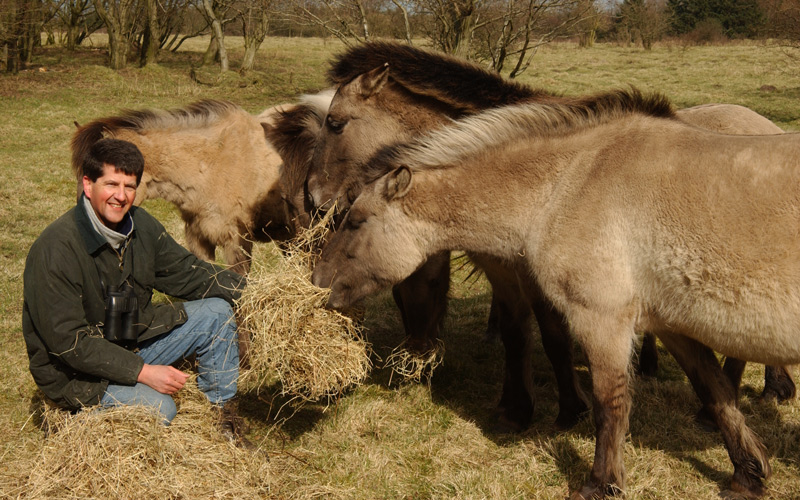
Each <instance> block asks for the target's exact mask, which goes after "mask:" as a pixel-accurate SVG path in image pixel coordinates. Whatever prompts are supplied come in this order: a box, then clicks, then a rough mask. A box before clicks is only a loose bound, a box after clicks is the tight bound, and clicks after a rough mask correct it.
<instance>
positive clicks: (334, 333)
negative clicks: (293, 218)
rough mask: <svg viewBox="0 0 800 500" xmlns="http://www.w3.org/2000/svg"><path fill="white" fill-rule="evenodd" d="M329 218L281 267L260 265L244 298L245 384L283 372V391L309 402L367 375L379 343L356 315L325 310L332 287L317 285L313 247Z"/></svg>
mask: <svg viewBox="0 0 800 500" xmlns="http://www.w3.org/2000/svg"><path fill="white" fill-rule="evenodd" d="M327 223H328V220H327V219H326V220H323V221H321V222H320V223H319V224H318V225H317V226H315V227H314V228H312V229H310V230H308V231H306V232H304V233H303V234H301V235H300V236H299V237H298V238H297V239H296V240H295V241H294V242H292V243H290V244H289V245H288V248H285V249H284V252H283V253H282V255H281V256H280V257H279V261H278V263H277V264H276V265H274V266H269V267H267V266H264V265H262V264H260V263H258V262H255V261H254V262H253V266H252V268H251V270H250V274H249V275H248V279H247V287H246V288H245V290H244V292H243V294H242V297H241V298H240V299H239V300H238V301H237V318H238V321H239V328H240V329H242V330H243V331H245V332H246V333H249V335H250V347H249V363H250V368H249V369H248V370H245V371H244V372H243V373H242V375H241V381H242V383H243V384H252V385H255V386H256V387H257V388H260V387H262V386H263V385H266V384H268V383H269V381H270V380H271V379H272V380H274V377H275V376H276V375H277V377H278V379H279V380H280V384H281V393H282V394H283V395H289V396H291V397H293V398H299V399H300V400H301V401H318V400H320V399H322V398H331V397H335V396H337V395H339V394H341V393H342V392H343V391H345V390H346V389H347V388H349V387H351V386H353V385H355V384H359V383H361V382H363V381H364V379H366V377H367V375H368V374H369V371H370V369H371V368H372V362H371V360H370V355H371V347H370V345H369V344H368V343H367V342H366V341H365V340H364V338H363V336H362V328H361V326H360V323H359V321H358V320H357V319H355V316H358V315H360V314H362V313H363V312H362V311H353V312H352V314H350V315H345V314H342V313H339V312H336V311H331V310H328V309H325V304H326V302H327V300H328V297H329V295H330V290H324V289H320V288H317V287H315V286H314V285H312V283H311V268H312V263H313V260H314V256H315V254H314V251H313V249H314V248H316V247H317V246H318V243H319V242H320V241H321V239H322V238H323V237H324V233H325V231H326V229H325V227H326V225H327Z"/></svg>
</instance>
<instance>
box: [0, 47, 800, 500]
mask: <svg viewBox="0 0 800 500" xmlns="http://www.w3.org/2000/svg"><path fill="white" fill-rule="evenodd" d="M235 42H236V40H231V49H229V50H230V52H231V57H232V64H231V67H233V68H235V67H236V66H237V64H238V60H239V59H237V58H240V57H241V55H242V50H241V49H240V47H236V46H235ZM99 43H100V42H98V44H99ZM204 48H205V46H204V45H203V43H202V42H201V41H196V42H193V43H187V45H186V46H185V47H184V50H182V51H181V52H179V53H177V54H165V55H164V56H163V60H162V63H161V64H160V65H159V66H157V67H149V68H144V69H139V68H135V67H131V68H128V69H125V70H122V71H119V72H113V71H111V70H109V69H107V68H105V67H104V66H103V58H104V54H103V51H102V50H101V49H100V48H87V49H82V50H81V51H79V52H78V53H77V54H68V53H66V52H64V51H62V50H60V49H55V48H45V49H42V50H41V51H40V52H39V53H37V55H36V58H35V62H36V63H37V64H38V65H40V66H41V68H40V67H35V68H32V69H31V70H29V71H24V72H21V73H20V74H19V75H14V76H10V75H2V76H0V110H2V111H0V113H2V115H1V116H2V119H0V169H2V170H1V171H2V174H3V182H2V184H0V344H2V346H3V347H2V349H0V433H2V435H3V436H4V438H3V439H2V441H1V442H0V498H17V497H20V498H31V491H32V490H31V485H30V483H29V477H28V474H29V472H30V470H29V469H28V468H26V467H28V466H29V465H30V464H31V463H35V462H36V460H37V457H38V456H39V454H40V453H41V451H42V449H43V447H44V446H45V445H46V439H45V437H44V435H43V433H42V432H41V431H40V430H39V429H38V428H37V426H36V421H37V418H36V416H35V413H36V411H37V410H38V408H39V406H38V405H39V403H38V399H37V398H36V388H35V385H34V384H33V381H32V379H31V377H30V375H29V373H28V370H27V356H26V354H25V346H24V343H23V341H22V335H21V325H20V319H21V314H22V272H23V267H24V262H25V257H26V254H27V251H28V248H29V247H30V245H31V243H32V242H33V240H34V239H35V238H36V236H37V235H38V234H39V233H40V232H41V231H42V230H43V229H44V228H45V227H46V226H47V224H49V223H50V222H51V221H52V220H54V219H55V218H56V217H57V216H59V215H60V214H61V213H63V212H64V211H66V210H67V209H68V208H69V207H70V206H72V204H73V203H74V196H75V184H74V180H73V178H72V173H71V170H70V167H69V154H70V153H69V141H70V138H71V135H72V132H73V131H74V128H75V126H74V123H75V122H78V123H85V122H87V121H88V120H91V119H93V118H97V117H100V116H106V115H110V114H114V113H117V112H119V111H120V110H121V109H125V108H144V107H157V108H171V107H178V106H183V105H186V104H188V103H190V102H192V101H194V100H197V99H201V98H222V99H229V100H231V101H233V102H235V103H237V104H239V105H241V106H243V107H244V108H245V109H247V110H248V111H251V112H254V113H255V112H259V111H261V110H263V109H264V108H266V107H268V106H271V105H274V104H277V103H281V102H289V101H292V100H293V99H295V98H296V97H297V96H298V95H299V94H302V93H305V92H313V91H316V90H320V89H321V88H323V87H324V86H325V82H324V70H325V69H326V61H327V60H328V58H329V57H330V55H331V54H333V53H335V52H336V51H338V50H340V49H341V45H340V44H339V43H338V42H334V41H324V40H319V39H269V40H267V41H266V42H265V44H264V46H263V47H262V48H261V50H260V52H259V55H258V58H257V59H258V62H257V68H256V70H255V71H253V72H251V73H249V74H248V75H246V76H240V75H238V74H236V73H233V72H231V73H230V74H226V75H219V74H218V72H217V71H215V70H214V69H213V68H199V69H197V70H195V71H194V75H195V78H194V79H192V78H190V68H191V65H192V64H194V63H196V62H197V61H199V60H200V58H201V55H202V51H203V50H204ZM798 77H800V70H798V68H797V65H796V62H794V60H793V59H789V58H787V55H786V54H785V53H784V52H783V50H782V49H780V48H778V47H775V46H772V45H770V44H767V43H742V44H730V45H724V46H703V47H684V46H681V45H679V44H672V45H670V44H662V45H656V46H655V48H654V49H653V50H652V51H643V50H641V49H638V48H633V47H631V48H626V47H619V46H614V45H603V44H599V45H597V46H595V47H594V48H592V49H579V48H577V47H576V46H575V45H572V44H568V43H564V44H556V45H551V46H548V47H545V48H543V49H541V50H540V51H539V53H538V54H537V55H536V57H535V59H534V61H533V65H532V67H531V68H530V70H529V71H528V72H527V73H525V74H524V75H523V76H522V77H521V80H522V81H524V82H526V83H529V84H531V85H534V86H537V87H544V88H547V89H550V90H555V91H559V92H562V93H564V94H581V93H587V92H593V91H597V90H603V89H609V88H615V87H621V86H627V85H635V86H637V87H639V88H641V89H643V90H660V91H662V92H664V93H666V94H667V95H668V96H669V97H670V98H671V99H672V100H673V102H674V103H675V105H676V106H677V107H687V106H692V105H697V104H702V103H708V102H727V103H735V104H742V105H745V106H748V107H750V108H752V109H754V110H755V111H757V112H759V113H761V114H763V115H765V116H766V117H768V118H770V119H772V120H773V121H775V122H776V123H777V124H778V125H779V126H780V127H782V128H784V129H785V130H791V131H800V99H798V98H800V79H798ZM145 207H147V208H148V210H150V211H151V212H152V213H154V214H155V215H156V216H157V217H159V218H160V219H161V220H162V221H163V222H164V223H165V225H166V226H167V228H168V229H169V230H170V232H171V233H172V234H173V235H174V236H175V237H176V238H177V239H178V240H179V241H182V240H183V236H182V223H181V221H180V219H179V217H178V215H177V212H176V211H175V210H174V209H173V208H172V207H171V206H170V205H168V204H166V203H165V202H162V201H160V200H152V201H147V202H146V203H145ZM270 253H271V246H270V245H267V244H263V245H259V246H258V248H257V251H256V256H257V258H258V257H259V256H264V258H267V257H266V256H268V255H270ZM451 296H452V300H451V303H450V310H449V313H448V317H447V320H446V323H445V327H444V333H443V338H444V342H445V349H446V351H445V355H444V363H443V364H442V365H441V366H439V367H438V368H437V369H436V370H435V372H434V375H433V377H432V379H431V380H430V383H428V384H398V383H397V380H396V377H395V378H394V379H392V380H391V383H390V373H389V371H388V370H387V369H386V368H383V367H382V366H381V361H380V360H381V359H386V357H387V356H388V354H389V353H390V352H391V351H392V349H393V348H394V347H396V346H397V345H398V344H399V343H400V342H401V341H402V337H403V334H402V328H401V327H400V324H399V318H398V316H397V313H396V310H395V308H394V306H393V305H392V301H391V297H390V296H389V294H387V293H383V294H380V295H378V296H376V297H374V298H372V299H370V300H369V302H368V305H367V306H368V307H367V317H366V326H367V330H368V339H369V341H370V342H371V343H372V344H373V348H374V350H375V355H376V360H375V364H376V368H375V369H374V370H373V373H372V375H371V376H370V378H369V379H368V380H367V382H366V383H365V384H363V385H362V386H360V387H358V388H356V389H354V390H353V391H352V392H350V393H349V394H347V395H346V396H344V397H342V398H341V399H339V400H338V401H336V402H335V403H333V404H331V405H330V406H324V405H306V406H305V407H303V408H302V409H300V410H299V411H298V412H297V413H296V414H294V415H293V416H292V417H291V418H289V419H288V420H286V421H283V422H281V423H280V424H277V420H276V414H275V412H276V408H277V407H278V406H279V404H277V405H276V404H275V402H276V401H277V402H278V403H279V402H280V401H279V400H278V398H276V397H274V394H270V393H269V392H268V391H266V392H265V391H262V392H261V393H256V392H255V391H248V390H247V388H245V391H244V393H243V395H242V398H243V404H244V413H245V416H246V418H247V421H248V423H250V425H251V427H252V429H253V430H252V432H251V434H250V437H251V438H252V439H253V440H256V441H259V442H260V443H261V444H262V446H263V447H264V448H265V449H267V450H268V451H269V455H270V459H271V462H270V467H269V470H267V471H266V472H264V474H266V476H268V477H267V478H266V479H265V481H266V482H265V484H266V487H265V488H264V489H263V491H262V493H261V495H263V496H265V497H273V498H347V499H350V498H354V499H374V498H408V499H411V498H413V499H426V498H469V499H480V498H491V499H510V498H519V499H522V498H537V499H538V498H541V499H549V498H563V497H564V496H566V495H567V494H568V492H569V491H570V490H572V489H574V488H576V487H578V486H579V485H581V484H582V482H583V481H584V480H585V479H586V478H587V477H588V473H589V468H590V466H591V463H592V460H593V453H594V438H593V424H592V422H591V421H585V422H583V423H581V424H579V425H578V426H577V427H576V428H575V429H573V430H571V431H568V432H563V433H560V432H557V431H555V430H554V429H553V427H552V423H553V421H554V419H555V415H556V394H555V382H554V379H553V376H552V373H551V370H550V369H549V367H548V364H547V361H546V359H545V357H544V356H543V355H542V354H540V353H539V354H537V355H536V356H537V357H536V359H535V366H536V370H535V373H534V387H535V389H536V396H537V398H538V400H537V408H536V414H535V420H534V423H533V425H532V427H531V428H530V429H529V430H527V431H526V432H524V433H521V434H503V433H499V432H497V431H495V430H493V429H494V428H493V417H492V410H493V408H494V405H495V404H496V399H497V397H498V396H499V391H500V388H501V386H502V373H503V368H502V347H501V346H500V345H499V344H498V343H489V342H486V341H484V340H483V331H484V328H485V323H486V318H487V314H488V304H489V297H490V293H489V289H488V287H487V285H486V284H485V283H484V282H483V281H482V280H480V279H478V280H474V279H470V280H465V279H464V276H462V275H461V274H460V273H457V274H456V275H455V276H454V278H453V288H452V292H451ZM538 351H540V349H539V350H538ZM578 360H579V362H580V363H581V375H582V377H583V384H584V387H588V382H589V380H588V373H587V371H586V369H585V365H584V364H583V361H582V360H581V358H580V357H579V358H578ZM762 385H763V369H762V367H760V366H755V365H751V366H749V367H748V370H747V372H746V374H745V381H744V385H743V389H742V402H741V408H742V410H743V412H744V413H745V415H746V416H747V418H748V423H749V424H750V425H751V427H752V428H753V429H754V430H755V431H756V432H757V433H758V434H759V435H760V436H761V437H762V438H763V440H764V442H765V444H766V445H767V447H768V449H769V450H770V452H771V454H772V459H771V464H772V468H773V477H772V479H770V480H769V481H768V483H767V485H768V492H767V495H766V498H770V499H787V498H800V402H798V401H797V400H795V401H792V402H790V403H787V404H782V405H776V404H774V403H769V402H763V401H761V400H760V399H759V398H758V394H759V393H760V391H761V387H762ZM634 391H635V393H634V403H633V412H632V417H631V426H630V433H629V439H628V444H627V446H626V466H627V470H628V495H629V498H636V499H639V498H641V499H687V498H692V499H712V498H718V494H719V491H720V490H721V489H724V488H725V487H726V486H727V484H728V483H729V481H730V476H731V473H732V466H731V464H730V461H729V459H728V456H727V453H726V451H725V448H724V446H723V444H722V441H721V438H720V436H719V435H718V434H715V433H707V432H703V431H701V430H700V429H699V428H698V427H697V426H696V425H695V424H694V422H693V415H694V413H695V412H696V411H697V409H698V408H699V403H698V401H697V398H696V397H695V396H694V393H693V392H692V390H691V387H690V386H689V384H688V383H687V381H686V379H685V377H684V376H683V374H682V373H681V372H680V370H679V369H678V368H677V366H676V365H675V363H674V361H672V359H671V358H670V357H669V356H668V355H667V354H666V353H663V355H662V357H661V367H660V371H659V374H658V377H657V378H656V379H654V380H642V379H637V380H635V381H634ZM276 392H277V388H276ZM280 416H282V415H278V417H280ZM245 472H248V471H247V470H246V469H245ZM205 473H206V471H202V470H196V471H189V472H188V473H187V474H190V475H191V474H196V475H199V474H205ZM248 473H249V472H248ZM187 479H188V480H189V482H191V477H188V478H187ZM241 480H242V479H241V477H238V476H236V475H234V476H232V477H230V482H231V484H234V483H236V482H237V481H241ZM231 491H233V490H232V489H231V490H225V489H221V490H219V491H218V492H217V493H216V494H215V496H216V497H219V498H236V494H235V493H231ZM51 496H53V497H59V498H73V496H72V495H71V494H70V492H69V491H68V490H60V491H59V493H58V494H52V495H51ZM93 496H95V497H97V498H115V494H114V493H113V490H105V489H102V488H99V489H98V490H97V491H96V493H95V494H94V495H93ZM141 496H142V497H145V498H147V497H148V496H149V495H148V493H147V491H146V490H145V491H143V492H142V495H141ZM208 496H209V492H208V491H192V490H191V488H189V489H185V490H181V491H178V492H176V493H175V495H174V498H207V497H208Z"/></svg>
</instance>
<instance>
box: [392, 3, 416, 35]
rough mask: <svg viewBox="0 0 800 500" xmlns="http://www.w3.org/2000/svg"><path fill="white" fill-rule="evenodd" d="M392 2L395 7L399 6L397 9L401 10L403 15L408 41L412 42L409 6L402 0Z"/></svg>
mask: <svg viewBox="0 0 800 500" xmlns="http://www.w3.org/2000/svg"><path fill="white" fill-rule="evenodd" d="M392 3H393V4H394V5H395V7H397V10H399V11H400V14H401V15H402V16H403V29H404V31H403V33H404V35H405V39H406V42H407V43H408V44H411V38H412V36H411V23H410V22H409V20H408V7H407V6H406V4H405V3H403V2H401V1H400V0H392Z"/></svg>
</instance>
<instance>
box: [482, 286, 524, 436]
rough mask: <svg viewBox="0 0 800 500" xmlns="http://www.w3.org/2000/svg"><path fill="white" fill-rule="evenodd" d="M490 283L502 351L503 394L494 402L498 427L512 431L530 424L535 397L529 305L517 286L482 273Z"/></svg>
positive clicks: (519, 429) (517, 430)
mask: <svg viewBox="0 0 800 500" xmlns="http://www.w3.org/2000/svg"><path fill="white" fill-rule="evenodd" d="M486 276H487V278H489V281H490V282H491V283H492V301H493V303H494V304H495V313H496V321H497V329H498V332H499V334H500V339H501V340H502V342H503V348H504V351H505V373H504V376H503V393H502V395H501V396H500V402H499V403H498V405H497V414H498V420H499V424H500V426H501V427H507V428H508V429H509V430H511V431H514V432H519V431H522V430H524V429H526V428H528V426H530V424H531V420H532V418H533V410H534V407H535V402H536V399H535V397H534V395H533V387H532V381H533V374H532V366H531V359H532V356H531V322H530V320H531V313H530V306H529V305H528V304H527V303H526V302H525V301H524V300H522V299H523V297H521V296H520V295H521V294H520V290H519V287H516V286H512V285H515V282H511V283H509V282H508V281H503V280H499V281H498V280H494V281H493V280H492V278H493V277H496V276H494V275H492V274H491V272H487V273H486Z"/></svg>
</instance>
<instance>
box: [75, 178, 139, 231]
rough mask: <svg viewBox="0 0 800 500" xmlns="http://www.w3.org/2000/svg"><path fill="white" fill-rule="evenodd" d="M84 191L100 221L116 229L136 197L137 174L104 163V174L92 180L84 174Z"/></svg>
mask: <svg viewBox="0 0 800 500" xmlns="http://www.w3.org/2000/svg"><path fill="white" fill-rule="evenodd" d="M83 192H84V194H85V195H86V197H87V198H89V201H90V202H91V204H92V208H94V212H95V213H96V214H97V217H99V218H100V221H101V222H102V223H103V224H105V225H106V226H107V227H108V228H110V229H116V228H117V224H119V223H120V222H121V221H122V218H123V217H125V214H126V213H128V210H130V209H131V206H132V205H133V200H134V198H136V176H135V175H128V174H126V173H124V172H122V171H118V170H117V169H116V168H115V167H114V166H113V165H109V164H107V163H106V164H104V165H103V175H102V176H100V177H99V178H98V179H97V180H96V181H94V182H92V180H91V179H89V178H88V177H86V176H83Z"/></svg>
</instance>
